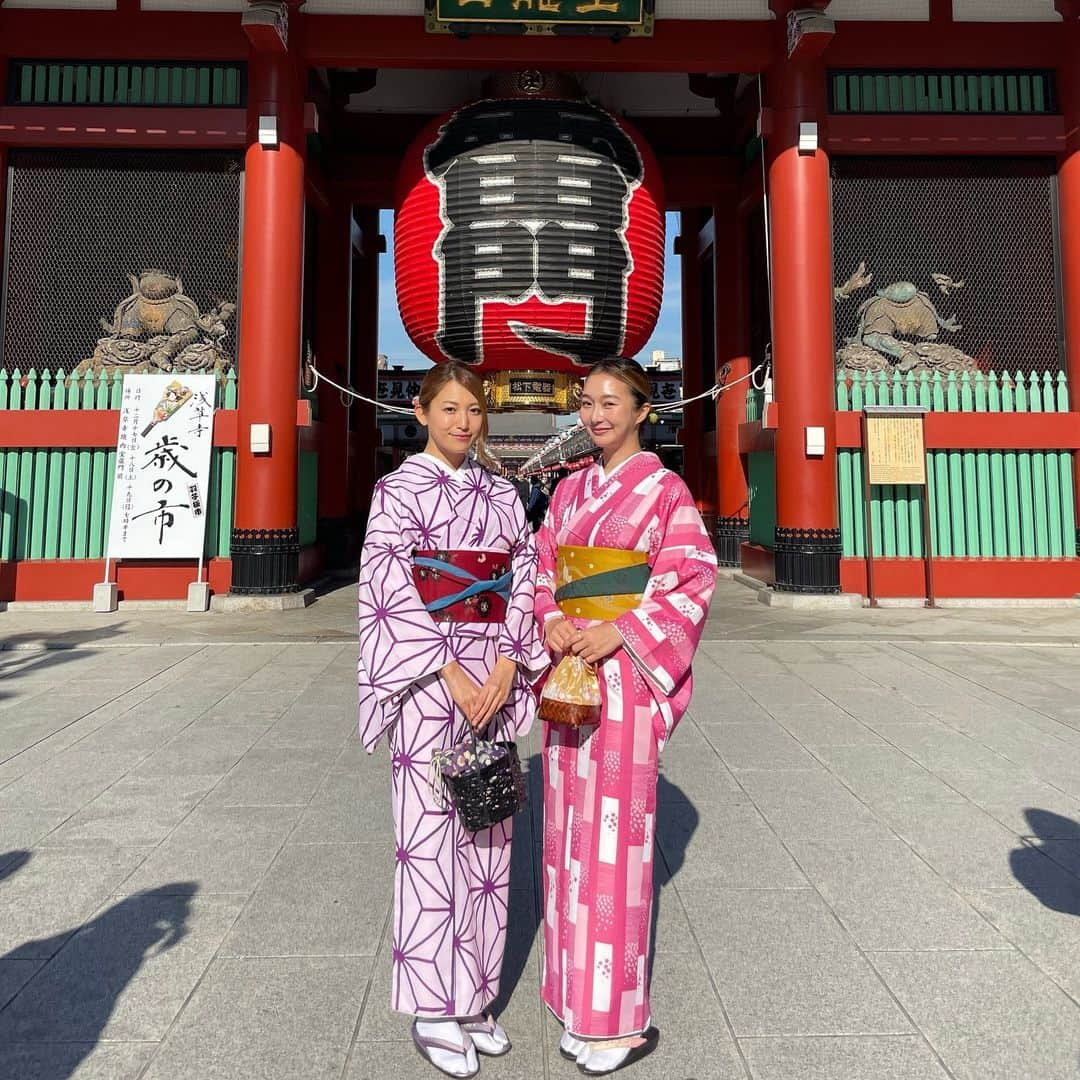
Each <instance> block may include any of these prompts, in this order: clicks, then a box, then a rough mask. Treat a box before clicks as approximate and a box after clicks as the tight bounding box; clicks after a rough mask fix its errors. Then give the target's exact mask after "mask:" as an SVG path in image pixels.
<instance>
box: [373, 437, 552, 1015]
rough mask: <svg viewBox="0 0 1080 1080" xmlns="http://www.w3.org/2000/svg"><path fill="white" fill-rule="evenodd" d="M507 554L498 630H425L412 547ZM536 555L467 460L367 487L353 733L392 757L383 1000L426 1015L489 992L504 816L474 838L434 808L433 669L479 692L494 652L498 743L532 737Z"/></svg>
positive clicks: (412, 466)
mask: <svg viewBox="0 0 1080 1080" xmlns="http://www.w3.org/2000/svg"><path fill="white" fill-rule="evenodd" d="M416 548H421V549H438V550H458V549H465V548H472V549H478V550H484V551H506V552H509V553H510V556H511V566H512V570H513V585H512V588H511V598H510V603H509V605H508V608H507V618H506V622H505V623H504V624H502V625H499V624H487V623H450V622H438V623H437V622H435V621H434V620H433V619H432V618H431V616H430V615H429V614H428V613H427V612H426V611H425V610H424V607H423V604H422V603H421V601H420V597H419V595H418V593H417V591H416V587H415V585H414V584H413V577H412V562H411V555H412V552H413V550H414V549H416ZM535 576H536V548H535V545H534V544H533V538H532V534H531V532H530V531H529V529H528V526H527V525H526V522H525V513H524V510H523V508H522V505H521V500H520V499H519V497H518V494H517V492H516V491H515V490H514V488H513V487H511V485H510V484H509V483H507V482H506V481H505V480H501V479H499V478H498V477H495V476H492V475H491V474H490V473H488V472H487V471H486V470H484V469H482V468H480V467H479V466H478V465H475V464H473V463H471V462H466V464H465V465H464V466H463V467H462V468H461V469H460V470H458V471H457V472H456V473H453V472H451V471H450V469H448V468H447V467H446V466H445V465H443V464H442V463H441V462H439V461H437V460H436V459H434V458H431V457H429V456H427V455H426V454H421V455H418V456H416V457H413V458H410V459H409V460H408V461H407V462H405V464H403V465H402V466H401V467H400V468H399V469H397V470H396V471H395V472H393V473H391V474H390V475H389V476H386V477H384V478H383V479H382V480H380V481H379V483H378V484H377V485H376V487H375V493H374V498H373V500H372V505H371V514H370V517H369V518H368V528H367V535H366V537H365V540H364V549H363V553H362V555H361V559H360V581H359V591H358V596H359V624H360V658H359V664H358V666H357V681H358V684H359V688H360V735H361V738H362V739H363V742H364V746H365V747H366V748H367V750H368V751H369V752H370V751H372V750H374V749H375V747H376V745H377V744H378V742H379V740H380V739H381V737H382V735H383V734H384V733H386V732H389V738H390V749H391V753H392V755H393V757H392V761H393V765H392V774H393V783H392V791H393V804H394V839H395V873H394V925H393V983H392V990H391V1005H392V1007H393V1008H394V1009H396V1010H397V1011H399V1012H404V1013H408V1014H410V1015H423V1016H467V1015H474V1014H476V1013H478V1012H481V1011H482V1010H483V1009H484V1008H486V1007H487V1005H488V1004H490V1002H491V1001H492V1000H493V999H494V998H495V996H496V995H497V994H498V992H499V973H500V970H501V968H502V958H503V948H504V945H505V940H506V909H507V899H508V891H509V885H510V839H511V835H512V828H513V821H512V819H510V820H507V821H505V822H502V823H500V824H499V825H496V826H495V827H494V828H492V829H486V830H483V831H481V832H478V833H470V832H468V831H466V830H465V829H464V828H462V827H461V825H460V824H459V823H458V821H457V819H456V817H455V816H454V814H453V811H452V810H451V811H446V810H443V809H440V808H439V807H438V806H437V805H436V804H435V802H434V800H433V799H432V795H431V791H430V789H429V787H428V766H429V764H430V762H431V755H432V752H433V751H435V750H441V749H442V748H444V747H447V746H452V745H453V744H454V743H456V742H458V741H460V740H461V739H462V738H464V737H465V721H464V718H463V717H462V716H461V714H460V713H459V712H458V710H457V708H456V706H455V705H454V702H453V700H452V698H451V697H450V694H449V692H448V691H447V689H446V686H445V684H444V683H443V681H442V680H441V679H440V678H439V675H438V672H439V669H440V668H442V667H443V666H444V665H445V664H447V663H448V662H449V661H450V660H451V659H456V660H457V662H458V663H459V664H460V665H461V666H462V667H463V668H464V669H465V670H466V672H468V674H469V675H470V676H471V677H472V678H473V679H474V680H475V681H476V682H477V683H478V684H482V683H483V682H484V681H485V680H486V678H487V676H488V674H489V673H490V672H491V669H492V668H493V667H494V665H495V661H496V660H497V659H498V657H499V656H500V655H503V656H507V657H510V658H511V659H513V660H516V661H517V662H518V674H517V676H516V677H515V680H514V685H513V688H512V689H511V694H510V699H509V701H508V702H507V704H506V705H505V706H504V708H503V709H502V710H501V711H500V712H499V714H498V715H497V716H496V718H495V720H494V721H493V726H492V729H491V730H493V731H494V732H496V733H497V734H498V736H499V737H500V738H514V737H516V736H517V735H519V734H524V733H525V732H526V731H528V729H529V727H530V726H531V724H532V721H533V717H534V715H535V711H536V705H535V698H534V695H533V692H532V690H531V689H530V687H529V682H530V681H532V680H534V679H535V678H536V677H537V676H538V675H539V674H540V672H542V671H543V669H544V668H545V667H546V666H547V664H548V657H547V653H546V652H545V650H544V648H543V646H542V645H541V644H540V640H539V637H538V636H537V633H536V628H535V624H534V622H533V616H532V608H533V585H534V580H535Z"/></svg>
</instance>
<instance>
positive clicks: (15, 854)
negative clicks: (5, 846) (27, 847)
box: [0, 851, 30, 881]
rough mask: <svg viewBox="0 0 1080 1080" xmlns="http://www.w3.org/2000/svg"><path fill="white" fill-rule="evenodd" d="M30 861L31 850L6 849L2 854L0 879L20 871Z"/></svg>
mask: <svg viewBox="0 0 1080 1080" xmlns="http://www.w3.org/2000/svg"><path fill="white" fill-rule="evenodd" d="M29 861H30V852H29V851H5V852H4V854H3V855H0V881H3V880H4V878H8V877H11V875H12V874H15V873H18V871H20V870H21V869H22V868H23V867H24V866H25V865H26V864H27V863H28V862H29Z"/></svg>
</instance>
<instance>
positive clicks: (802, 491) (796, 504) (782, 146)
mask: <svg viewBox="0 0 1080 1080" xmlns="http://www.w3.org/2000/svg"><path fill="white" fill-rule="evenodd" d="M781 28H782V24H781ZM766 104H767V105H768V107H769V110H770V113H769V133H768V144H767V152H768V157H767V163H768V178H769V179H768V183H769V216H770V224H771V229H770V233H771V238H772V297H773V320H772V321H773V336H772V344H773V370H774V375H773V379H774V391H775V396H776V401H777V404H778V408H779V429H778V431H777V436H776V543H775V557H776V577H775V583H776V587H777V589H781V590H784V591H790V592H839V590H840V531H839V529H838V527H837V524H838V521H837V504H836V438H835V432H834V427H833V423H834V412H835V409H834V401H833V392H834V391H833V384H834V375H833V371H834V350H833V312H832V304H833V299H832V234H831V218H830V210H829V161H828V157H827V156H826V154H825V151H824V150H823V149H821V146H822V145H823V144H824V128H825V121H826V119H827V115H826V113H827V107H826V97H825V70H824V65H823V63H822V62H821V60H820V59H819V58H814V57H811V58H801V57H798V56H796V57H795V58H793V59H785V60H782V61H778V62H777V63H776V64H775V65H774V66H773V67H772V68H770V70H769V73H768V78H767V82H766ZM803 123H816V124H817V137H818V148H817V149H805V148H804V149H800V146H799V137H800V125H801V124H803ZM806 134H808V135H809V134H810V132H807V133H806ZM821 437H823V440H824V443H823V449H822V450H821V451H815V450H814V449H812V448H811V444H812V442H813V440H814V439H815V438H821Z"/></svg>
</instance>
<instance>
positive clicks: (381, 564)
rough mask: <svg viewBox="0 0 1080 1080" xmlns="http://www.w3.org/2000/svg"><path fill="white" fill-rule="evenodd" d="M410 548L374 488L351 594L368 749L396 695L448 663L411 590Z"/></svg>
mask: <svg viewBox="0 0 1080 1080" xmlns="http://www.w3.org/2000/svg"><path fill="white" fill-rule="evenodd" d="M411 549H412V544H411V543H409V542H408V540H407V539H406V537H405V536H404V535H403V529H402V521H401V514H400V509H399V507H398V505H397V502H396V500H395V499H394V496H393V493H392V492H391V491H389V490H388V489H387V488H386V486H385V485H376V489H375V494H374V497H373V499H372V504H371V514H370V516H369V518H368V527H367V533H366V535H365V537H364V547H363V550H362V552H361V554H360V580H359V583H358V589H357V599H358V619H359V638H360V659H359V664H358V666H357V676H358V683H359V687H360V732H361V736H362V738H363V741H364V745H365V746H366V747H367V748H368V749H369V750H370V749H372V748H373V747H374V745H375V744H376V743H377V742H378V740H379V737H380V736H381V735H382V734H383V732H384V731H386V730H387V728H389V727H390V726H391V725H392V723H393V722H394V719H395V717H396V714H397V706H398V704H399V700H400V697H401V695H402V694H403V693H404V692H405V691H406V690H408V688H409V687H410V686H411V685H412V684H413V683H415V682H416V681H418V680H419V679H422V678H425V677H426V676H430V675H434V674H436V673H437V672H438V671H439V670H440V669H441V668H443V667H445V666H446V664H447V663H449V662H450V660H451V659H452V658H453V655H452V653H451V651H450V648H449V645H448V643H447V641H446V638H445V637H444V636H443V634H442V633H440V631H439V628H438V627H437V626H436V624H435V621H434V620H433V619H432V618H431V616H430V615H429V614H428V612H427V611H426V610H425V608H424V605H423V603H422V602H421V600H420V594H419V593H418V592H417V591H416V586H415V584H414V583H413V576H412V558H411Z"/></svg>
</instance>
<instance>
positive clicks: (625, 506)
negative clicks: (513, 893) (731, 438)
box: [536, 452, 716, 1038]
mask: <svg viewBox="0 0 1080 1080" xmlns="http://www.w3.org/2000/svg"><path fill="white" fill-rule="evenodd" d="M559 545H564V546H581V547H604V548H622V549H624V550H631V551H643V552H647V553H648V563H649V568H650V577H649V583H648V586H647V587H646V590H645V593H644V595H643V597H642V601H641V603H640V605H639V606H638V607H637V608H636V609H635V610H633V611H629V612H626V613H625V614H623V615H621V616H620V617H619V618H618V619H617V620H616V621H615V626H616V627H617V628H618V630H619V632H620V634H621V635H622V637H623V641H624V645H623V646H622V647H620V648H619V649H617V650H616V651H615V652H614V653H613V654H612V655H611V656H609V657H608V658H606V659H605V660H603V661H602V662H601V663H600V665H599V675H600V695H601V703H602V710H601V713H602V719H601V722H600V724H599V725H598V726H597V727H594V728H581V729H577V730H575V729H573V728H567V727H563V726H559V725H552V724H545V725H544V841H543V879H542V885H543V888H544V891H545V902H544V981H543V991H542V993H543V999H544V1002H545V1003H546V1004H547V1006H548V1007H549V1008H550V1009H551V1010H552V1012H553V1013H554V1014H555V1015H556V1016H557V1017H558V1018H559V1019H560V1020H561V1021H562V1022H563V1024H564V1025H565V1026H566V1029H567V1030H568V1031H570V1032H571V1033H573V1034H574V1035H578V1036H584V1037H590V1038H617V1037H620V1036H623V1035H629V1034H633V1033H636V1032H640V1031H644V1030H645V1028H646V1027H648V1025H649V1022H650V1018H651V1013H650V1007H649V972H648V970H647V965H648V956H649V934H650V929H651V917H652V899H653V897H652V893H653V888H652V884H653V877H652V875H653V837H654V833H655V822H656V776H657V760H658V756H659V751H660V749H661V747H662V746H663V745H664V742H665V741H666V740H667V739H668V738H669V737H670V735H671V733H672V732H673V731H674V729H675V726H676V724H678V722H679V719H680V718H681V717H682V715H683V713H684V712H685V711H686V707H687V705H688V704H689V702H690V694H691V691H692V688H693V687H692V681H691V675H690V662H691V660H692V659H693V656H694V652H695V650H696V649H697V645H698V641H699V639H700V637H701V631H702V627H703V626H704V623H705V617H706V614H707V613H708V609H709V601H710V599H711V597H712V592H713V589H714V587H715V585H716V555H715V553H714V552H713V548H712V544H711V543H710V542H709V537H708V534H707V533H706V531H705V527H704V525H703V523H702V520H701V515H700V514H699V513H698V511H697V509H696V507H695V506H694V501H693V498H692V497H691V495H690V492H689V490H688V489H687V487H686V485H685V484H684V483H683V481H682V480H681V479H680V478H679V477H678V476H677V475H675V474H674V473H672V472H669V471H668V470H667V469H665V468H664V467H663V466H662V465H661V464H660V460H659V459H658V458H657V457H656V455H655V454H650V453H645V452H642V453H638V454H635V455H634V456H633V457H631V458H629V459H628V460H627V461H625V462H624V463H623V464H622V465H621V466H619V467H618V468H616V469H615V470H614V472H613V473H612V474H611V476H609V477H607V478H606V479H605V477H604V474H603V471H602V469H601V467H600V466H599V465H598V464H597V465H593V466H591V467H589V468H588V469H585V470H583V471H582V472H580V473H576V474H574V475H572V476H570V477H568V478H567V479H565V480H563V481H562V482H561V483H560V484H559V485H558V487H557V488H556V489H555V494H554V498H553V500H552V503H551V508H550V511H549V513H548V517H547V522H546V523H545V525H544V527H543V528H542V529H541V530H540V532H539V534H538V535H537V547H538V551H539V575H538V578H537V586H536V617H537V622H538V624H539V625H540V626H541V627H542V626H543V625H544V623H545V622H546V621H547V620H548V619H550V618H554V617H555V616H557V615H559V614H561V613H560V612H559V609H558V607H557V605H556V603H555V597H554V592H555V570H556V559H557V555H558V548H559ZM572 622H573V623H574V624H575V625H576V626H579V627H586V626H589V625H595V624H594V623H590V622H588V621H586V620H583V619H573V620H572Z"/></svg>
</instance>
